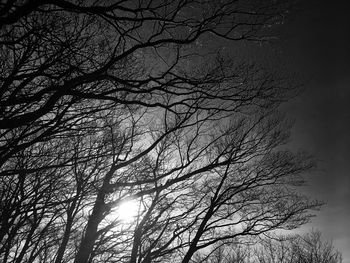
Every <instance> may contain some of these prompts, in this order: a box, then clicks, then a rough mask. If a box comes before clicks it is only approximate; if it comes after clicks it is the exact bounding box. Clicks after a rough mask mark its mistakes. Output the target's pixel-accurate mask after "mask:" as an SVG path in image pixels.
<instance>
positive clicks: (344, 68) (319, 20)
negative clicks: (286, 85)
mask: <svg viewBox="0 0 350 263" xmlns="http://www.w3.org/2000/svg"><path fill="white" fill-rule="evenodd" d="M349 4H350V3H349ZM349 4H346V1H339V0H338V1H316V0H312V1H304V3H303V4H302V5H301V7H300V10H299V11H298V13H297V14H296V15H295V16H293V17H294V18H293V20H292V21H289V22H288V23H286V24H285V28H284V29H283V31H282V32H281V34H282V36H281V42H282V45H280V46H281V49H280V50H278V51H277V52H278V53H279V54H280V56H281V60H283V61H284V62H285V63H286V64H288V66H289V68H290V69H292V70H294V71H295V72H297V73H299V74H301V75H303V79H305V91H304V93H303V94H302V95H301V96H300V97H299V98H297V99H295V100H293V101H292V102H291V103H290V104H289V105H288V110H287V112H288V114H289V116H291V117H292V118H294V119H295V120H296V125H295V127H294V129H293V137H292V140H293V141H292V144H293V147H297V148H302V149H306V150H307V151H309V152H311V153H313V154H314V155H315V156H316V158H317V159H319V160H320V162H319V167H318V170H317V171H315V172H313V174H312V175H311V179H310V181H309V183H308V187H307V191H308V193H309V194H311V195H312V196H314V197H317V198H319V199H322V200H323V201H325V202H326V205H325V206H324V207H323V208H322V210H321V211H320V212H318V213H317V217H316V218H314V220H313V222H312V223H310V224H309V225H308V227H314V228H317V229H319V230H321V231H322V232H323V233H324V236H325V237H326V238H330V239H333V244H334V245H335V247H336V248H337V249H338V250H340V251H341V252H342V253H343V262H344V263H350V226H349V225H350V15H349V14H350V12H349V11H350V8H349V7H348V5H349Z"/></svg>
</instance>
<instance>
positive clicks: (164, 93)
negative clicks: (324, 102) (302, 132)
mask: <svg viewBox="0 0 350 263" xmlns="http://www.w3.org/2000/svg"><path fill="white" fill-rule="evenodd" d="M290 4H291V3H290V2H289V1H275V0H271V1H231V0H223V1H216V0H215V1H214V0H203V1H193V0H188V1H187V0H176V1H153V0H148V1H131V0H126V1H79V0H77V1H74V0H71V1H64V0H63V1H55V0H51V1H50V0H42V1H32V0H28V1H16V0H14V1H13V0H8V1H3V2H1V4H0V28H1V29H0V30H1V33H0V44H1V49H0V54H1V65H0V84H1V88H0V100H1V103H0V181H1V184H0V191H1V192H0V197H1V214H0V222H1V225H0V244H1V246H0V259H1V261H2V262H4V263H5V262H6V263H7V262H11V263H12V262H16V263H20V262H55V263H60V262H75V263H86V262H91V263H92V262H131V263H134V262H140V263H141V262H183V263H187V262H190V260H191V258H192V257H193V255H194V254H195V253H196V252H197V251H199V250H201V249H204V248H205V249H210V248H211V247H212V246H214V245H215V244H217V243H218V242H230V241H232V240H236V239H237V238H242V239H244V238H247V237H251V236H259V235H260V234H262V233H266V232H269V231H272V230H276V229H293V228H296V227H298V226H299V225H301V224H303V223H305V222H307V221H308V219H309V216H310V215H309V210H310V209H312V208H316V207H317V206H318V205H319V204H318V203H317V202H311V201H309V200H308V199H307V198H306V197H304V196H302V195H300V194H298V192H297V191H296V190H295V186H297V185H299V184H301V183H302V178H301V174H303V173H304V172H305V171H308V170H309V169H310V168H312V167H313V162H312V158H310V157H309V156H307V155H306V154H304V153H292V152H290V151H288V150H284V149H283V148H282V147H281V146H282V145H284V144H285V143H286V142H287V140H288V137H289V128H290V124H289V123H288V121H286V120H285V119H284V117H283V115H282V114H280V113H278V111H277V108H278V107H279V105H280V103H281V102H283V101H286V100H288V99H289V98H290V97H291V96H293V95H295V93H296V91H297V88H295V87H293V86H291V85H289V83H288V80H285V79H283V78H281V77H279V76H275V75H274V74H271V73H269V72H267V71H265V70H263V69H260V68H259V67H258V66H255V65H251V64H249V63H246V62H238V61H235V60H234V59H232V58H229V56H228V54H224V53H220V52H219V53H218V54H215V50H216V48H217V46H216V44H215V43H214V42H215V41H219V40H220V39H225V40H226V41H231V42H238V41H250V40H253V41H264V40H266V36H267V35H268V34H269V28H270V26H273V25H276V24H278V23H281V22H283V16H284V14H285V13H287V12H288V8H289V6H290ZM213 41H214V42H213ZM127 200H134V202H137V204H138V207H139V209H138V211H137V215H136V216H134V217H133V219H132V220H130V221H128V222H125V221H123V220H121V218H120V217H118V215H116V213H115V211H116V210H117V208H118V207H119V206H120V205H121V204H123V203H125V202H126V201H127Z"/></svg>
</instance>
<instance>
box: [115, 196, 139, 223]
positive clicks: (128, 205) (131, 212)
mask: <svg viewBox="0 0 350 263" xmlns="http://www.w3.org/2000/svg"><path fill="white" fill-rule="evenodd" d="M138 210H139V205H138V203H137V202H136V201H135V200H129V201H125V202H123V203H121V204H120V206H119V207H118V208H117V210H116V213H115V215H116V217H117V218H118V219H119V220H121V221H124V222H130V221H132V220H133V219H134V218H135V216H136V215H137V213H138Z"/></svg>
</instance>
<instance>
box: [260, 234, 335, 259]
mask: <svg viewBox="0 0 350 263" xmlns="http://www.w3.org/2000/svg"><path fill="white" fill-rule="evenodd" d="M256 257H257V261H258V262H259V263H289V262H291V263H292V262H296V263H306V262H310V263H313V262H322V263H341V262H342V256H341V253H340V252H339V251H337V250H336V249H335V248H334V247H333V245H332V243H331V242H328V241H324V240H322V235H321V232H319V231H312V232H310V233H306V234H304V235H295V236H282V237H280V238H279V239H275V240H272V239H266V240H265V241H264V243H263V246H262V248H261V249H260V250H257V253H256Z"/></svg>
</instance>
